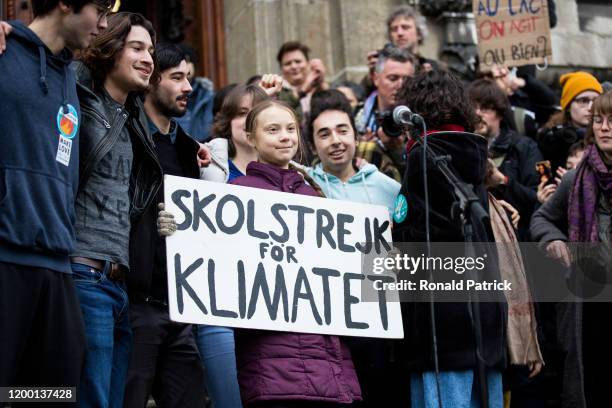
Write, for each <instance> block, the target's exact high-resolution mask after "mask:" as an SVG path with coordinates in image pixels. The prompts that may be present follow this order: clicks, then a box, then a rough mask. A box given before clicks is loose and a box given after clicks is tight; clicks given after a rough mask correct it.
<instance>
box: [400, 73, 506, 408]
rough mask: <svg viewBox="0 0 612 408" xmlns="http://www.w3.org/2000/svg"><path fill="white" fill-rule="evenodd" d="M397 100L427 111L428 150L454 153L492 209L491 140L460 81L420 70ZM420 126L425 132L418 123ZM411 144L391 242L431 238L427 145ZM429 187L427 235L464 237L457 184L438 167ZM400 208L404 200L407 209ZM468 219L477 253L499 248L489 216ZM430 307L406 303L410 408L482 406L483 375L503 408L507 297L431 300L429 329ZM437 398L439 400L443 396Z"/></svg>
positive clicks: (489, 273) (489, 275)
mask: <svg viewBox="0 0 612 408" xmlns="http://www.w3.org/2000/svg"><path fill="white" fill-rule="evenodd" d="M398 102H399V103H401V104H405V105H407V106H409V107H410V108H411V109H412V110H413V111H414V112H417V113H419V114H420V115H421V116H422V117H423V118H424V120H425V122H426V123H427V126H428V128H429V129H430V130H428V131H427V135H428V136H427V137H428V144H429V146H430V147H431V149H432V150H433V151H435V152H436V153H438V154H443V155H449V156H450V157H451V162H450V164H449V167H450V168H451V170H453V171H454V173H455V174H456V175H457V177H458V178H460V179H461V180H462V181H464V182H466V183H468V184H471V185H472V186H473V187H474V192H475V193H476V195H477V197H478V198H479V201H480V204H481V205H482V207H483V208H484V209H485V211H488V197H487V191H486V187H485V176H486V164H487V141H486V139H485V138H484V137H481V136H479V135H476V134H473V133H468V132H473V131H474V127H475V125H476V123H477V122H478V118H477V116H476V114H475V111H474V109H473V107H472V106H471V104H470V102H469V98H468V97H467V94H466V91H465V89H464V87H463V84H462V83H461V81H460V80H459V79H458V78H457V77H455V76H454V75H452V74H450V73H448V72H444V71H433V72H427V73H421V74H419V75H417V76H415V77H414V78H411V79H409V80H408V81H407V82H406V83H405V84H404V87H403V89H402V91H401V93H400V95H399V97H398ZM416 131H417V132H419V133H420V130H419V129H416ZM417 136H421V135H417ZM407 150H408V159H407V167H406V172H405V174H404V178H403V184H402V189H401V191H400V196H399V197H398V199H397V200H396V211H395V215H394V221H395V227H394V234H393V241H394V242H424V241H426V238H427V237H426V218H425V210H426V203H425V200H424V197H425V189H424V186H423V173H422V168H423V152H422V149H421V147H420V146H418V145H416V143H415V142H414V138H413V139H412V140H411V141H410V142H409V143H408V146H407ZM428 187H429V188H428V190H429V212H430V217H429V225H430V231H431V232H430V237H429V238H430V240H431V241H432V242H463V241H464V235H463V230H462V224H461V222H460V220H459V219H458V217H453V216H452V214H451V211H452V207H453V205H454V202H455V197H454V195H453V190H452V187H451V186H450V185H449V184H448V182H447V181H446V179H445V178H444V177H443V176H442V175H441V173H440V172H438V171H437V170H435V169H431V170H430V171H429V175H428ZM401 207H404V208H405V211H403V210H402V208H401ZM471 224H472V226H473V241H474V242H475V246H476V253H482V251H485V252H486V253H494V251H493V252H490V249H489V247H488V244H487V243H488V242H493V241H494V236H493V232H492V230H491V223H490V222H489V220H488V219H484V220H483V219H478V218H476V217H475V216H472V217H471ZM435 250H436V248H434V251H435ZM447 252H448V251H447ZM432 255H433V254H432ZM489 261H490V260H489ZM437 272H438V271H436V272H434V273H437ZM441 273H444V272H441ZM451 273H453V274H454V272H451ZM480 273H482V274H483V279H484V280H487V281H488V280H493V279H498V280H499V279H500V273H499V269H498V268H497V265H496V264H495V262H487V263H486V266H485V268H484V270H483V271H481V272H480ZM441 276H442V275H438V277H441ZM423 278H425V276H424V277H423ZM434 296H435V295H434ZM430 307H431V303H430V302H429V301H427V300H426V301H425V302H404V303H402V318H403V319H404V327H409V328H410V330H409V331H408V332H407V333H406V336H405V339H404V340H403V346H402V347H401V350H402V351H403V352H404V354H405V355H404V360H405V362H406V363H407V368H408V370H409V371H410V372H411V374H412V376H411V394H412V396H411V398H412V407H414V408H419V407H434V406H453V407H457V408H470V407H474V406H479V405H478V402H479V401H480V398H481V395H482V393H481V391H482V390H481V388H480V384H485V382H486V384H487V391H488V401H489V406H490V407H499V408H501V407H502V406H503V395H502V377H501V370H502V369H503V367H504V365H505V360H506V342H505V335H506V316H507V310H506V304H505V302H504V300H503V299H495V301H488V302H487V303H483V302H479V301H478V299H476V301H472V302H470V303H466V302H455V303H443V302H439V301H438V302H436V301H435V299H434V300H433V309H434V315H435V320H434V321H435V325H433V326H434V329H435V330H432V320H433V319H432V318H431V310H430ZM475 311H478V312H479V314H480V325H479V326H480V332H481V333H482V336H481V339H482V341H481V342H480V343H481V344H480V348H479V349H478V350H477V349H476V346H475V344H477V342H476V336H475V332H476V330H475V327H477V326H478V323H477V322H476V321H475V320H473V318H472V317H473V315H474V314H475ZM434 332H435V334H436V338H437V357H438V362H439V369H440V375H439V376H436V374H435V371H434V368H435V363H434V361H435V355H436V353H435V352H434V348H433V340H434V336H433V333H434ZM477 356H479V358H480V359H481V362H482V364H484V366H485V367H486V370H482V374H481V373H479V372H478V370H477V367H478V366H479V364H478V363H479V362H478V357H477ZM481 367H482V365H481ZM483 377H484V378H483ZM438 379H439V385H440V387H439V392H438ZM438 397H440V399H441V400H442V401H438ZM438 403H440V404H441V405H438Z"/></svg>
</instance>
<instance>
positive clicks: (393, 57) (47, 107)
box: [0, 0, 612, 408]
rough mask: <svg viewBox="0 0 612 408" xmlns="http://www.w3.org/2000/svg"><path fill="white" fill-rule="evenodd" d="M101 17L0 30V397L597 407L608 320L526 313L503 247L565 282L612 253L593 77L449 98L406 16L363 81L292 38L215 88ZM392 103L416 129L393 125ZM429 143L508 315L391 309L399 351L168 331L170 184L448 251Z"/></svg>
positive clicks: (469, 84) (576, 306) (512, 83)
mask: <svg viewBox="0 0 612 408" xmlns="http://www.w3.org/2000/svg"><path fill="white" fill-rule="evenodd" d="M113 3H114V1H112V0H32V9H33V14H34V19H33V21H32V23H31V24H30V25H29V26H26V25H24V24H23V23H20V22H18V21H12V22H0V75H1V78H2V81H0V95H1V97H2V101H3V102H2V104H0V135H1V137H2V140H3V141H4V143H3V145H4V148H3V149H1V150H0V207H1V211H0V386H2V387H4V386H6V387H26V386H28V387H33V386H39V387H42V386H44V387H52V386H57V387H76V389H77V391H78V394H77V395H78V398H77V399H78V401H77V402H76V403H73V404H76V405H77V406H81V407H114V408H118V407H123V406H125V407H130V408H131V407H146V406H147V404H148V401H149V399H150V398H153V399H154V400H155V402H156V404H157V406H160V407H205V406H212V407H215V408H239V407H242V406H245V407H253V408H284V407H319V408H328V407H348V406H353V407H382V406H385V407H387V406H388V407H410V406H412V407H414V408H420V407H423V408H425V407H442V406H445V407H458V408H469V407H479V406H485V405H486V406H489V407H494V408H496V407H499V408H501V407H557V406H558V407H561V406H562V407H568V408H569V407H572V408H573V407H589V408H592V407H600V406H606V404H605V401H606V400H607V391H608V390H607V387H606V380H607V377H606V376H605V375H601V374H600V373H601V372H602V371H603V372H605V370H606V369H607V368H609V367H610V365H611V364H610V363H612V353H611V352H610V351H609V347H607V345H606V343H605V342H606V341H607V339H608V336H607V335H606V334H607V333H608V331H609V329H607V327H606V325H605V320H604V319H605V316H606V312H607V311H608V310H609V306H608V303H602V304H592V303H587V302H584V303H582V302H573V303H565V304H559V305H557V306H556V307H552V308H551V307H550V306H548V305H544V304H539V303H538V302H535V301H534V299H532V298H531V297H530V295H529V281H530V280H529V273H530V271H529V269H528V268H526V265H525V264H524V262H523V259H522V254H521V248H520V247H519V243H522V242H536V243H538V244H539V245H540V247H541V248H542V251H543V252H544V253H545V254H546V255H547V256H548V257H549V258H551V260H550V262H556V263H557V264H559V265H563V266H565V267H567V268H571V267H572V261H573V260H572V257H573V254H572V251H571V250H570V249H569V244H571V243H608V242H610V241H612V229H611V225H612V222H611V214H612V204H611V203H612V201H611V199H610V198H611V197H612V196H611V195H608V194H612V171H611V168H612V93H611V92H610V91H607V92H606V90H605V89H604V88H605V87H604V85H606V84H604V85H602V84H601V83H600V82H599V81H598V80H597V79H596V78H595V77H594V76H593V75H592V74H590V73H588V72H584V71H577V72H570V73H567V74H565V75H563V76H562V77H561V79H560V88H561V94H560V98H559V97H558V96H557V94H556V93H555V91H553V90H551V89H550V88H549V87H547V86H546V85H545V84H543V83H542V82H540V81H539V80H538V79H537V78H536V77H535V76H534V75H533V72H532V71H531V70H529V69H521V70H516V69H514V68H508V67H501V66H494V67H488V68H485V67H483V68H481V69H479V70H478V75H477V76H478V78H477V79H475V80H472V81H466V80H465V79H463V78H460V77H459V76H458V75H456V74H454V73H452V72H450V71H449V69H448V68H447V67H445V66H444V64H443V63H441V62H438V61H435V60H431V59H427V58H424V57H423V56H422V55H421V54H420V53H419V47H420V46H421V45H422V44H423V42H424V41H425V40H426V35H427V27H426V25H425V21H424V19H423V17H422V16H421V15H420V14H419V13H418V12H417V11H416V10H414V9H413V8H412V7H410V6H406V5H403V6H399V7H397V8H396V9H394V10H393V11H392V12H391V13H390V15H389V17H388V19H387V21H386V28H387V33H388V40H389V42H388V43H387V44H385V45H384V46H383V47H382V48H380V49H379V50H376V51H373V52H371V53H369V54H368V55H367V56H364V63H366V64H367V66H368V67H369V72H368V73H367V75H366V76H365V77H364V78H363V80H362V81H361V82H360V83H359V84H357V83H354V82H350V81H342V82H337V83H331V84H330V83H328V82H327V81H326V68H325V65H324V63H323V61H322V60H321V59H318V58H314V57H312V56H311V53H312V52H311V50H310V49H309V47H308V46H307V45H306V44H303V43H301V42H299V41H289V42H286V43H285V44H283V45H282V46H281V48H280V50H279V52H278V55H277V60H278V65H279V71H280V75H279V74H274V73H254V75H253V76H252V77H251V78H248V79H246V78H245V81H244V82H241V83H234V84H230V85H227V86H225V87H223V88H221V89H218V90H214V86H213V84H212V83H211V82H210V81H209V80H207V79H205V78H200V77H196V76H194V71H195V68H196V65H197V60H196V58H195V57H194V54H193V51H192V50H191V49H190V48H189V47H187V46H185V45H182V44H171V43H164V42H157V41H156V33H155V30H154V29H153V26H152V24H151V23H150V22H149V21H148V20H147V19H146V18H145V17H143V16H142V15H140V14H137V13H131V12H118V13H110V10H111V9H112V7H113ZM381 23H382V22H381ZM398 105H405V106H408V107H409V108H410V109H411V110H412V111H413V112H416V113H418V114H419V115H420V116H421V117H422V119H423V120H424V122H425V123H426V124H427V131H426V134H423V131H422V129H421V128H420V127H419V126H414V127H412V128H410V129H408V130H406V129H402V128H400V129H399V130H400V131H398V127H397V126H394V123H391V122H392V121H393V117H392V115H391V114H390V112H391V111H392V110H393V108H394V107H396V106H398ZM423 136H427V139H428V143H429V144H430V146H431V147H432V148H433V149H434V151H436V152H443V153H444V155H446V156H447V157H449V158H450V164H449V167H450V168H451V170H452V171H453V172H454V173H455V174H456V175H457V177H458V178H459V179H460V180H461V181H463V182H465V183H468V184H469V185H471V186H472V187H473V193H474V194H475V196H476V198H477V201H478V202H479V203H480V205H481V206H482V208H484V209H486V210H487V212H488V214H487V215H488V217H485V218H483V217H479V216H478V214H477V213H476V212H472V213H470V215H469V218H470V221H471V224H472V226H473V234H472V235H473V237H472V238H473V241H475V242H477V243H480V245H486V244H492V243H504V244H506V245H507V246H506V247H507V248H510V249H509V250H508V252H505V251H504V252H503V253H499V262H498V263H497V264H495V265H492V266H489V267H488V268H487V269H486V270H485V271H484V276H486V277H487V278H490V279H508V280H511V281H512V282H513V285H515V287H517V288H519V290H520V291H521V292H520V293H522V294H523V295H525V296H526V297H524V298H523V300H517V298H516V297H512V296H507V297H506V298H503V299H497V300H496V301H489V302H481V303H475V304H472V303H470V304H468V303H461V302H455V303H438V302H435V301H434V302H429V303H427V302H424V303H416V302H403V303H402V305H401V306H402V319H403V326H404V333H405V338H404V339H401V340H381V339H371V338H359V337H354V338H353V337H351V338H345V337H341V336H331V335H319V334H305V333H297V332H280V331H279V332H276V331H259V330H247V329H235V330H234V329H231V328H226V327H219V326H209V325H191V324H186V323H180V322H175V321H172V320H171V319H170V315H169V309H168V302H169V300H168V284H167V279H168V277H167V265H166V246H165V238H166V237H167V236H169V235H172V234H173V233H174V232H175V231H176V229H177V227H176V223H175V221H174V215H173V214H171V213H170V212H168V211H166V208H165V206H164V203H163V201H164V200H163V191H164V189H163V187H164V186H163V176H164V175H174V176H180V177H187V178H193V179H206V180H212V181H217V182H223V183H225V182H227V183H230V184H233V185H236V186H248V187H254V188H261V189H267V190H274V191H280V192H284V193H287V194H303V195H308V196H315V197H324V198H328V199H336V200H346V201H353V202H359V203H368V204H377V205H382V206H385V207H386V208H387V209H388V212H389V217H390V219H391V220H392V222H393V225H394V226H393V238H394V241H396V242H424V241H426V240H430V241H433V242H463V241H464V240H465V239H466V238H465V232H466V229H465V228H464V226H463V224H462V222H461V219H460V218H458V217H456V214H455V212H454V202H455V201H456V197H455V193H454V191H453V190H452V188H451V187H450V186H449V185H448V183H447V181H446V179H445V178H444V177H442V174H441V173H440V172H437V171H435V169H432V170H430V171H429V181H428V186H429V188H427V187H426V186H424V184H423V162H424V161H426V160H428V159H427V157H426V155H424V153H423V149H421V147H420V144H419V142H418V141H417V140H418V139H420V138H421V137H423ZM483 247H484V246H483ZM601 252H602V254H601V256H602V257H604V259H608V258H607V257H610V254H609V253H608V252H606V251H604V250H602V251H601ZM525 299H526V300H525ZM475 314H476V315H478V320H477V321H475V320H474V315H475ZM476 326H477V327H476ZM551 326H552V327H553V329H552V330H547V329H548V328H550V327H551ZM602 326H603V327H602Z"/></svg>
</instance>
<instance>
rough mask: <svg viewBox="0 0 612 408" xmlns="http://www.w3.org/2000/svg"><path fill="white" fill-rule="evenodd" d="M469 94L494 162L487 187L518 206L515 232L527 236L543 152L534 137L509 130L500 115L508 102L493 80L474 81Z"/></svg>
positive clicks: (525, 238)
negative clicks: (480, 120) (518, 218)
mask: <svg viewBox="0 0 612 408" xmlns="http://www.w3.org/2000/svg"><path fill="white" fill-rule="evenodd" d="M469 94H470V99H471V101H472V103H473V104H474V106H475V108H476V112H477V114H478V115H479V116H480V118H481V119H482V129H481V131H482V133H483V134H484V136H485V137H486V138H487V140H488V145H489V157H491V160H492V161H493V164H494V166H492V168H493V174H492V177H490V180H491V184H490V185H489V187H490V189H491V191H492V193H493V194H494V195H495V196H496V197H497V198H498V199H501V200H504V201H507V202H508V203H509V204H510V205H512V206H513V207H514V208H516V209H517V210H518V212H519V214H520V216H521V219H520V221H519V228H518V236H519V239H520V240H523V241H525V240H528V236H529V235H528V233H529V221H530V219H531V215H532V214H533V211H534V210H535V206H536V203H537V189H538V184H539V183H540V179H539V176H538V173H537V172H536V163H537V162H538V161H541V160H542V154H541V153H540V150H539V149H538V146H537V143H536V142H535V141H534V140H533V139H530V138H528V137H526V136H523V135H519V134H518V133H516V132H515V131H513V130H511V129H510V127H509V126H508V124H507V123H506V121H505V120H504V119H503V118H504V115H505V114H506V113H507V112H508V110H509V109H510V103H509V101H508V98H507V97H506V95H504V93H503V91H502V90H500V89H499V87H498V86H497V85H496V84H495V83H494V82H493V81H491V80H489V79H479V80H477V81H474V82H473V83H472V84H471V85H470V88H469Z"/></svg>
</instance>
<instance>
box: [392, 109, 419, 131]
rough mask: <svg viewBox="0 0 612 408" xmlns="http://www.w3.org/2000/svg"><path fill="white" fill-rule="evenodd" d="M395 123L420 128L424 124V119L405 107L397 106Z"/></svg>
mask: <svg viewBox="0 0 612 408" xmlns="http://www.w3.org/2000/svg"><path fill="white" fill-rule="evenodd" d="M393 121H394V122H395V123H396V124H397V125H400V126H420V125H422V124H423V118H422V117H421V116H420V115H418V114H416V113H413V112H412V111H411V110H410V108H409V107H407V106H404V105H399V106H396V107H395V109H393Z"/></svg>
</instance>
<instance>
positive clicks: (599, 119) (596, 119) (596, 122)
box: [593, 115, 612, 127]
mask: <svg viewBox="0 0 612 408" xmlns="http://www.w3.org/2000/svg"><path fill="white" fill-rule="evenodd" d="M604 122H608V126H612V116H607V117H606V116H600V115H594V116H593V126H596V127H602V126H603V124H604Z"/></svg>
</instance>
